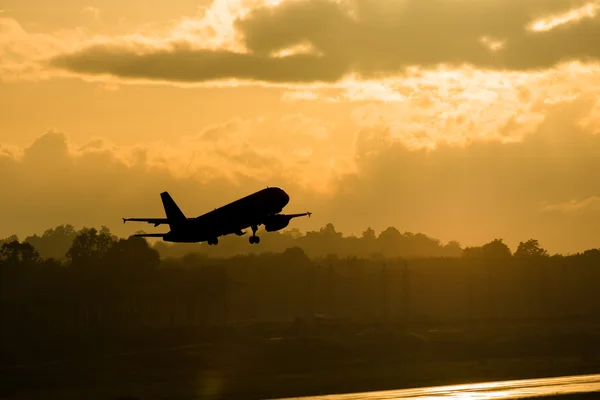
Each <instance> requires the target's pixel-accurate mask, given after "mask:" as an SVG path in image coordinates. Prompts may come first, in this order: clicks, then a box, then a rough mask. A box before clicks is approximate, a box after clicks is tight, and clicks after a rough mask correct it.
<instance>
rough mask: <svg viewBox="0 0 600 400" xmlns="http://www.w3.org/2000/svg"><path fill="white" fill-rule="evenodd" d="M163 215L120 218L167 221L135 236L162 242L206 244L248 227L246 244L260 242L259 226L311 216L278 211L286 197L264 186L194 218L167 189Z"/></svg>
mask: <svg viewBox="0 0 600 400" xmlns="http://www.w3.org/2000/svg"><path fill="white" fill-rule="evenodd" d="M160 198H161V199H162V203H163V207H164V209H165V214H166V216H167V218H123V223H125V222H127V221H136V222H147V223H149V224H153V225H154V226H155V227H156V226H158V225H161V224H168V225H169V228H170V231H169V232H167V233H140V234H135V235H133V236H138V237H160V238H162V239H163V240H164V241H165V242H175V243H199V242H207V243H208V244H209V245H216V244H218V243H219V237H220V236H225V235H230V234H232V233H233V234H236V235H238V236H242V235H244V234H246V232H244V229H246V228H248V227H249V228H251V229H252V236H250V238H249V242H250V244H258V243H260V238H259V237H258V236H256V231H257V230H258V227H259V225H264V226H265V230H266V231H267V232H274V231H278V230H280V229H283V228H285V227H286V226H288V224H289V223H290V220H291V219H292V218H297V217H303V216H306V215H307V216H308V217H310V216H311V215H312V213H311V212H306V213H302V214H279V213H280V212H281V211H282V210H283V208H284V207H285V206H286V205H287V204H288V203H289V201H290V196H288V194H287V193H286V192H285V191H283V190H282V189H280V188H277V187H268V188H266V189H263V190H259V191H258V192H256V193H253V194H251V195H248V196H246V197H243V198H241V199H239V200H236V201H234V202H232V203H229V204H227V205H225V206H223V207H220V208H216V209H214V210H213V211H210V212H208V213H206V214H204V215H201V216H199V217H196V218H187V217H186V216H185V215H184V214H183V212H181V210H180V209H179V207H178V206H177V204H176V203H175V201H174V200H173V199H172V198H171V195H169V193H168V192H162V193H161V194H160Z"/></svg>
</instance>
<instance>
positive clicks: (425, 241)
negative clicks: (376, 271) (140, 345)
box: [0, 224, 463, 260]
mask: <svg viewBox="0 0 600 400" xmlns="http://www.w3.org/2000/svg"><path fill="white" fill-rule="evenodd" d="M102 229H103V230H104V231H106V232H108V229H107V228H102ZM86 230H87V229H86V228H83V229H81V230H76V229H75V228H74V227H73V226H72V225H61V226H58V227H56V228H53V229H48V230H46V231H45V232H44V233H43V234H42V235H32V236H28V237H26V238H25V239H23V240H22V242H25V243H29V244H31V245H32V246H33V247H34V248H35V249H36V251H37V252H38V253H39V254H40V256H41V257H43V258H54V259H55V260H62V259H65V257H66V253H67V251H68V250H69V248H70V247H71V244H72V243H73V240H75V237H77V235H78V234H80V233H82V232H84V231H86ZM258 234H259V235H262V236H263V240H262V241H261V243H260V245H259V246H250V245H249V244H248V235H245V236H241V237H238V236H235V235H230V236H226V237H222V238H219V245H218V246H208V245H207V244H206V243H203V244H198V243H192V244H179V243H177V244H173V243H166V242H162V241H157V242H155V243H154V244H153V245H152V247H153V248H154V249H156V250H157V251H158V252H159V254H160V255H161V257H162V258H167V257H173V258H179V257H183V256H185V255H186V254H190V253H198V252H200V253H205V254H207V255H208V256H210V257H232V256H236V255H241V254H262V253H280V252H282V251H284V250H285V249H288V248H291V247H300V248H301V249H303V250H304V251H305V252H306V254H307V255H308V256H309V257H311V258H314V257H323V256H326V255H329V254H336V255H338V256H340V257H349V256H354V257H361V258H371V257H380V258H382V257H383V258H389V257H458V256H460V255H461V254H462V251H463V249H462V248H461V246H460V244H459V243H458V242H455V241H452V242H449V243H447V244H442V243H441V242H440V241H439V240H437V239H433V238H431V237H428V236H426V235H424V234H421V233H416V234H415V233H410V232H405V233H400V232H399V231H398V229H396V228H393V227H390V228H387V229H386V230H384V231H383V232H380V233H379V234H377V233H376V232H375V231H374V230H373V229H371V228H368V229H367V230H365V231H364V232H363V234H362V235H361V236H360V237H355V236H344V235H343V234H342V233H341V232H338V231H336V229H335V227H334V226H333V224H327V225H326V226H324V227H323V228H321V229H320V230H318V231H310V232H306V233H304V234H303V233H300V231H298V230H297V229H291V230H287V231H283V232H271V233H266V232H264V231H262V230H259V232H258ZM15 240H16V241H19V238H18V237H17V236H15V235H13V236H11V237H9V238H6V239H4V240H0V245H1V244H2V243H3V242H12V241H15Z"/></svg>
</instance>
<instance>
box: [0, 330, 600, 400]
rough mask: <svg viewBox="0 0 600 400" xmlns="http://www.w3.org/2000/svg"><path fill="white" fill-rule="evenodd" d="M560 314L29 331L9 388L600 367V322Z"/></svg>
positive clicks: (359, 380) (330, 388)
mask: <svg viewBox="0 0 600 400" xmlns="http://www.w3.org/2000/svg"><path fill="white" fill-rule="evenodd" d="M562 326H563V325H561V324H558V325H557V326H552V325H548V324H544V325H539V324H538V325H531V324H528V325H511V326H488V327H487V328H481V327H479V328H475V327H469V328H467V327H440V326H439V325H438V326H437V327H436V328H435V329H432V327H426V326H421V327H413V328H411V329H410V330H407V329H405V328H400V327H396V328H389V327H388V328H383V327H380V326H379V327H378V326H370V327H369V326H352V327H350V326H346V327H336V328H334V327H321V328H319V329H314V330H312V331H310V332H304V333H303V334H301V335H299V334H298V331H297V330H292V331H290V330H289V329H288V328H286V329H284V328H281V327H271V328H265V327H263V328H261V329H258V328H254V329H230V330H228V331H214V332H209V333H207V332H204V333H202V334H200V333H198V332H176V331H174V330H169V331H168V332H163V333H161V334H158V333H155V334H150V333H148V332H145V333H144V332H137V333H136V334H132V335H129V336H124V335H122V334H121V335H119V336H114V335H113V336H111V334H110V333H109V332H95V333H89V334H87V335H82V334H78V335H76V336H72V337H67V336H61V337H59V338H54V340H51V339H49V338H44V339H43V340H42V339H40V337H39V336H38V337H37V340H35V341H34V340H24V339H23V338H21V340H20V343H21V345H20V346H17V345H13V346H6V345H5V346H3V348H2V357H0V359H1V360H2V361H1V364H0V398H1V399H32V400H33V399H64V400H69V399H84V398H85V399H89V400H95V399H103V400H105V399H118V398H119V397H123V396H131V398H132V399H139V400H147V399H161V400H162V399H181V400H183V399H238V398H239V399H264V398H281V397H292V396H305V395H318V394H331V393H350V392H363V391H372V390H386V389H402V388H411V387H424V386H436V385H446V384H460V383H468V382H485V381H495V380H507V379H526V378H541V377H551V376H564V375H577V374H592V373H599V372H600V357H598V356H597V350H596V349H597V347H598V343H599V340H598V339H599V337H600V330H599V329H597V327H596V326H595V324H582V325H574V324H569V325H568V327H564V328H562ZM8 342H9V341H7V340H5V341H4V342H3V343H5V344H6V343H8ZM23 343H27V344H28V346H27V347H24V346H23ZM590 396H591V395H590ZM568 398H577V397H573V396H569V397H568ZM581 398H595V397H581Z"/></svg>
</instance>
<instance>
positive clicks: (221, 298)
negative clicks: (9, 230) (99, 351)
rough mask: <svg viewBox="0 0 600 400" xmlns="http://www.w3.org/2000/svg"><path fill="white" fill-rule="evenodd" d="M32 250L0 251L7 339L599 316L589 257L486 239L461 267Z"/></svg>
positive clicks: (598, 274) (80, 238)
mask: <svg viewBox="0 0 600 400" xmlns="http://www.w3.org/2000/svg"><path fill="white" fill-rule="evenodd" d="M61 229H64V228H61ZM54 232H56V230H55V231H54ZM329 234H331V233H329ZM49 236H51V235H49ZM307 236H308V235H307ZM380 239H381V236H379V238H376V239H374V240H380ZM32 242H33V243H35V241H34V240H30V241H24V242H19V241H18V240H13V241H5V242H4V243H3V244H2V246H1V247H0V275H1V277H2V278H1V280H0V293H1V294H0V296H1V301H2V307H3V313H2V319H3V320H4V321H3V323H2V324H1V325H2V326H3V328H2V329H3V330H8V332H9V333H10V334H11V335H27V334H30V333H31V332H34V331H39V330H40V329H41V330H43V331H44V332H50V331H56V332H63V331H69V330H78V329H96V328H99V327H103V328H106V329H117V330H118V329H134V330H135V329H146V328H148V327H156V328H158V327H172V326H180V325H181V326H215V325H225V324H247V323H252V322H257V321H293V320H294V319H298V318H300V319H305V318H312V316H313V315H315V314H327V315H331V316H334V317H335V318H341V319H345V320H360V321H416V320H432V321H441V320H457V321H458V320H461V321H465V320H483V319H490V318H491V319H511V318H513V319H514V318H564V317H569V316H576V315H578V316H593V315H600V297H598V296H597V295H596V290H597V289H596V288H597V283H598V282H599V281H600V249H592V250H588V251H586V252H584V253H582V254H577V255H570V256H561V255H555V256H549V255H548V254H547V252H546V251H545V250H544V249H543V248H541V247H540V246H539V243H538V242H537V241H536V240H528V241H526V242H521V244H520V245H519V248H518V249H517V250H516V252H515V253H514V254H512V253H511V251H510V249H509V248H508V247H507V246H506V245H505V244H504V243H503V242H502V240H500V239H497V240H494V241H492V242H490V243H488V244H485V245H483V246H481V247H477V248H467V249H465V250H464V251H462V253H461V256H460V257H422V258H415V259H410V258H398V257H396V258H385V259H384V258H377V257H375V258H358V257H339V256H336V255H328V256H323V257H314V258H311V257H309V256H308V255H307V253H306V251H304V250H303V249H301V248H299V247H293V248H289V249H286V250H285V251H283V252H280V253H265V254H261V255H252V254H250V255H240V256H235V257H229V258H209V257H207V256H206V255H205V254H201V253H196V254H193V253H191V254H188V255H186V256H184V257H180V258H165V259H162V260H161V257H160V254H159V252H158V251H157V250H156V249H155V248H153V247H151V246H150V245H149V244H148V242H147V241H146V240H145V239H142V238H137V237H131V238H128V239H119V238H117V237H115V236H113V235H112V234H111V232H110V231H109V230H108V229H106V228H102V229H101V230H100V231H98V230H96V229H83V230H81V231H79V232H78V233H77V234H76V235H75V237H74V239H73V240H72V243H71V245H70V247H69V248H68V249H67V251H66V252H65V258H64V260H60V261H59V260H57V259H55V258H53V257H50V258H45V257H42V256H41V255H40V252H39V251H38V250H37V249H36V248H35V247H34V246H33V244H32ZM65 242H66V241H65ZM41 243H43V241H42V242H41ZM42 248H43V247H42ZM46 251H50V249H47V250H46ZM57 255H58V254H57Z"/></svg>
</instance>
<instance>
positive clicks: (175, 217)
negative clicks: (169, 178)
mask: <svg viewBox="0 0 600 400" xmlns="http://www.w3.org/2000/svg"><path fill="white" fill-rule="evenodd" d="M160 198H161V199H162V203H163V207H164V209H165V214H166V215H167V221H168V222H169V226H170V227H171V229H174V228H176V227H178V226H181V225H183V224H184V223H185V222H186V221H187V218H186V216H185V215H184V214H183V213H182V212H181V210H180V209H179V207H177V204H176V203H175V201H174V200H173V199H172V198H171V195H169V193H168V192H162V193H161V194H160Z"/></svg>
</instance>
